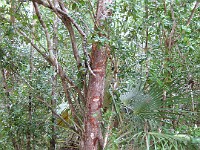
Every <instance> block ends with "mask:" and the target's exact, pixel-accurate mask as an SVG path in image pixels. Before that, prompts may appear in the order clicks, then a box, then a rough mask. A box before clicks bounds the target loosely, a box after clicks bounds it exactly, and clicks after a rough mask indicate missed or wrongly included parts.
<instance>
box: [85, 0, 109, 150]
mask: <svg viewBox="0 0 200 150" xmlns="http://www.w3.org/2000/svg"><path fill="white" fill-rule="evenodd" d="M111 2H112V1H111V0H99V1H98V5H97V12H96V18H95V19H96V20H95V21H96V22H95V30H97V29H101V30H104V29H103V28H104V21H105V20H106V18H107V17H108V16H109V10H108V9H107V6H108V5H109V4H110V3H111ZM98 34H99V37H106V35H104V34H102V33H101V31H99V33H98ZM106 61H107V46H106V44H102V43H98V42H97V43H93V44H92V53H91V69H92V71H93V72H94V74H90V77H89V84H88V92H87V102H86V114H85V119H84V125H85V134H84V148H83V149H84V150H97V149H99V148H100V149H102V148H103V136H102V132H101V126H100V124H101V109H102V106H103V100H104V87H105V85H104V84H105V75H106Z"/></svg>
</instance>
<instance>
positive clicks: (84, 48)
mask: <svg viewBox="0 0 200 150" xmlns="http://www.w3.org/2000/svg"><path fill="white" fill-rule="evenodd" d="M32 1H34V2H37V3H38V4H41V5H43V6H44V7H47V8H49V9H51V10H53V12H55V13H56V14H57V15H59V14H60V15H63V16H64V17H66V18H67V19H68V20H69V21H70V22H71V23H72V24H73V25H74V26H75V28H76V29H77V30H78V32H79V33H80V34H81V36H82V37H83V51H84V55H85V56H86V59H87V62H86V63H87V66H88V70H89V72H90V73H91V74H92V75H93V76H95V74H94V72H93V71H92V69H91V67H90V59H89V55H88V52H87V49H86V47H87V46H86V43H87V42H85V41H87V38H86V34H85V32H84V31H83V30H82V29H81V27H80V26H79V25H78V24H77V23H76V22H75V20H74V19H73V18H72V17H70V16H69V15H68V14H67V12H66V11H63V10H61V9H59V8H55V7H52V5H49V4H47V3H46V2H44V1H42V0H32ZM59 3H62V2H61V1H59Z"/></svg>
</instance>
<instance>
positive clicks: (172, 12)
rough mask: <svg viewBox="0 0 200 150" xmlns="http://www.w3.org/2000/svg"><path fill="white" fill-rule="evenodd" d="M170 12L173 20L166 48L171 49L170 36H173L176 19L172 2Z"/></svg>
mask: <svg viewBox="0 0 200 150" xmlns="http://www.w3.org/2000/svg"><path fill="white" fill-rule="evenodd" d="M170 10H171V14H172V20H173V25H172V30H171V33H170V35H169V45H168V48H169V49H171V47H172V37H173V36H174V33H175V29H176V19H175V17H174V9H173V4H171V8H170Z"/></svg>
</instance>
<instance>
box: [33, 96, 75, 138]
mask: <svg viewBox="0 0 200 150" xmlns="http://www.w3.org/2000/svg"><path fill="white" fill-rule="evenodd" d="M36 98H37V99H38V100H39V101H40V102H42V103H43V104H45V105H46V106H47V107H48V108H49V109H50V110H51V111H52V113H53V114H54V115H55V116H56V117H57V118H59V119H60V120H62V121H63V122H64V123H65V124H66V125H67V126H68V128H69V129H71V130H72V131H73V132H75V133H76V134H78V135H79V132H78V131H76V129H75V128H73V127H71V125H70V124H69V123H68V122H67V121H66V120H65V119H63V117H61V116H60V115H59V114H58V113H57V112H55V111H54V108H52V107H51V106H50V105H49V104H48V103H47V102H46V101H45V100H43V98H42V97H40V96H36Z"/></svg>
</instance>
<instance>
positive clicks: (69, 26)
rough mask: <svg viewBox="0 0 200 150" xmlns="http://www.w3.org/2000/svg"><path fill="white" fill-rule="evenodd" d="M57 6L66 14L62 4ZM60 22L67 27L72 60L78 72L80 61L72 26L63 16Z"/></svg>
mask: <svg viewBox="0 0 200 150" xmlns="http://www.w3.org/2000/svg"><path fill="white" fill-rule="evenodd" d="M59 5H60V7H61V9H62V10H63V11H65V12H66V13H67V9H66V8H65V6H64V4H63V3H62V2H59ZM61 20H62V21H63V23H64V25H65V26H66V27H67V29H68V31H69V34H70V39H71V44H72V49H73V54H74V58H75V60H76V62H77V67H78V69H79V70H80V67H81V59H80V56H79V52H78V48H77V44H76V38H75V34H74V30H73V27H72V24H71V22H70V20H69V19H68V18H67V17H65V16H63V17H62V18H61Z"/></svg>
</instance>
